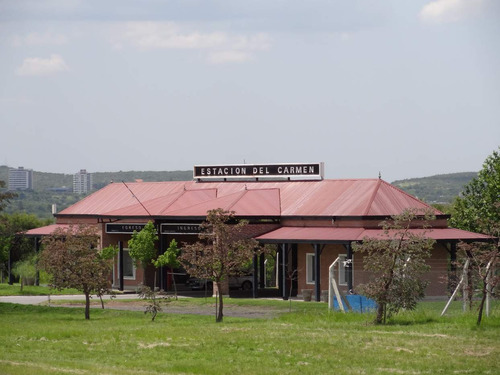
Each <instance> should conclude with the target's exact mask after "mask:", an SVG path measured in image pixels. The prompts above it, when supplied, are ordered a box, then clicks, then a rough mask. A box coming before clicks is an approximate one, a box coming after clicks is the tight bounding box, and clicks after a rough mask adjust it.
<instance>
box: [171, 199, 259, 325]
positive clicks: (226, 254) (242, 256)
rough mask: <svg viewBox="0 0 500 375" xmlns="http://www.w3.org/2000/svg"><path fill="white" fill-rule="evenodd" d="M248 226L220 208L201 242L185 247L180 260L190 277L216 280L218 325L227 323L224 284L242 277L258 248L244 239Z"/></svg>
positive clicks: (209, 214) (212, 213)
mask: <svg viewBox="0 0 500 375" xmlns="http://www.w3.org/2000/svg"><path fill="white" fill-rule="evenodd" d="M247 224H248V223H247V222H246V221H239V222H238V221H237V220H236V219H235V217H234V212H229V211H225V210H223V209H220V208H219V209H215V210H211V211H208V212H207V219H206V222H204V223H203V224H202V232H201V233H200V234H199V239H200V241H198V242H196V243H194V244H189V245H186V246H184V247H183V248H182V254H181V256H180V257H179V259H180V261H181V263H182V264H183V265H184V267H185V268H186V271H187V272H188V273H189V274H190V275H192V276H195V277H199V278H204V279H209V280H212V282H213V283H214V284H215V286H216V287H217V290H218V291H219V293H218V294H219V295H218V309H217V310H216V318H215V321H216V322H222V319H223V306H224V304H223V293H221V290H222V285H223V282H224V281H227V280H228V278H229V277H231V276H236V275H238V274H240V273H241V269H242V267H243V266H244V264H245V263H248V262H249V261H250V260H251V259H252V257H253V255H254V254H255V251H256V249H257V246H258V243H257V241H256V240H254V239H251V238H246V236H245V235H244V229H245V227H246V225H247Z"/></svg>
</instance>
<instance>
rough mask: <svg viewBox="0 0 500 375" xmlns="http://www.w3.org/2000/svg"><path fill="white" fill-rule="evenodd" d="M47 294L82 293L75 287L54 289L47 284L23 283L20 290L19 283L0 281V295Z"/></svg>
mask: <svg viewBox="0 0 500 375" xmlns="http://www.w3.org/2000/svg"><path fill="white" fill-rule="evenodd" d="M49 294H82V293H81V292H79V291H78V290H76V289H63V290H55V289H52V288H49V287H48V286H33V285H25V286H23V290H22V291H21V284H13V285H9V284H2V283H0V296H46V295H49Z"/></svg>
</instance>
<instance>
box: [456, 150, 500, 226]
mask: <svg viewBox="0 0 500 375" xmlns="http://www.w3.org/2000/svg"><path fill="white" fill-rule="evenodd" d="M499 223H500V147H499V150H498V151H494V152H493V153H492V154H491V155H490V156H488V157H487V158H486V160H485V162H484V164H483V169H481V171H480V172H479V174H478V176H477V178H474V179H473V180H472V181H471V182H469V183H468V184H467V185H466V186H465V187H464V190H463V192H462V194H461V197H459V198H457V199H456V201H455V203H454V215H453V216H452V218H451V219H450V224H451V225H452V226H453V227H455V228H459V229H464V230H468V231H472V232H481V233H487V234H495V235H498V233H495V228H497V229H498V227H499Z"/></svg>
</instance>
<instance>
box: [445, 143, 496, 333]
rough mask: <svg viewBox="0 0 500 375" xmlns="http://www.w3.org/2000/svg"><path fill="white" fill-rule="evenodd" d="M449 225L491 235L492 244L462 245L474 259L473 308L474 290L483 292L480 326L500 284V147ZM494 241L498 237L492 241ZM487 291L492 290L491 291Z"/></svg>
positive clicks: (467, 191) (466, 192)
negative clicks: (499, 271) (488, 299)
mask: <svg viewBox="0 0 500 375" xmlns="http://www.w3.org/2000/svg"><path fill="white" fill-rule="evenodd" d="M450 224H451V225H452V226H453V227H455V228H459V229H463V230H469V231H473V232H480V233H484V234H488V235H490V236H492V242H491V243H489V244H486V243H473V244H465V243H462V244H460V248H461V249H462V250H463V255H464V256H463V259H466V258H469V259H470V260H471V267H470V268H469V269H470V270H471V271H470V275H469V276H470V277H469V281H468V284H469V285H468V288H469V291H470V292H469V305H470V306H471V305H472V298H473V293H472V290H473V289H475V288H474V287H475V286H476V284H477V286H478V287H479V288H480V290H481V302H480V304H479V309H478V318H477V324H478V325H479V324H481V320H482V315H483V307H484V302H485V300H486V296H487V294H488V293H491V291H493V290H494V288H495V286H496V285H498V283H499V282H500V280H499V279H500V277H499V276H498V275H497V274H495V269H496V267H497V266H498V263H499V253H498V252H499V244H498V238H499V237H500V148H499V149H498V151H493V153H492V154H491V155H489V156H488V157H487V158H486V160H485V161H484V163H483V168H482V169H481V170H480V171H479V173H478V176H477V178H474V179H473V180H472V181H471V182H469V183H468V184H467V185H465V186H464V189H463V192H462V193H461V195H460V197H459V198H457V199H456V200H455V202H454V207H453V215H452V217H451V219H450ZM493 238H496V240H495V241H493ZM488 288H489V289H490V291H488Z"/></svg>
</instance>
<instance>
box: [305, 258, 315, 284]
mask: <svg viewBox="0 0 500 375" xmlns="http://www.w3.org/2000/svg"><path fill="white" fill-rule="evenodd" d="M314 259H315V257H314V253H307V254H306V283H307V284H314V283H315V281H316V269H315V267H314Z"/></svg>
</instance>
